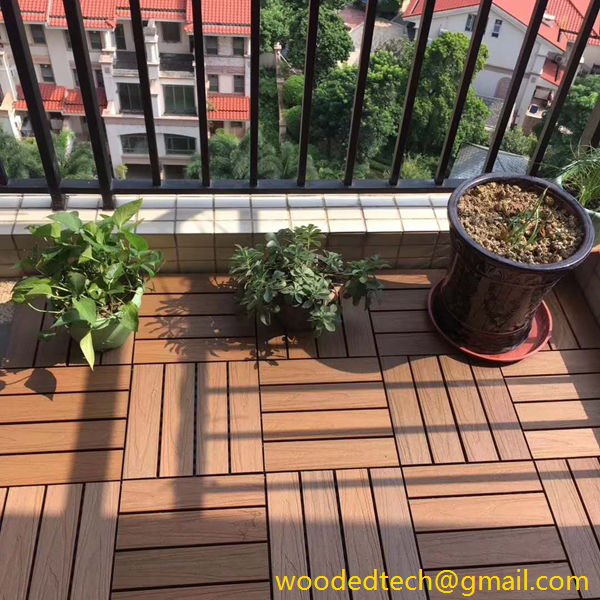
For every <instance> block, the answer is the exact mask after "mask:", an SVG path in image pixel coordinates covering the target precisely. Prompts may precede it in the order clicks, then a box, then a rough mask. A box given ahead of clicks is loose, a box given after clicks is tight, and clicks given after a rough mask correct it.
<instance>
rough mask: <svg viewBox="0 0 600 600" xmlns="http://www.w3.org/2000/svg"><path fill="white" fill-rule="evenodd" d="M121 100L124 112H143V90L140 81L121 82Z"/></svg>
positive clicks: (119, 87) (119, 85) (119, 86)
mask: <svg viewBox="0 0 600 600" xmlns="http://www.w3.org/2000/svg"><path fill="white" fill-rule="evenodd" d="M117 85H118V90H119V101H120V103H121V111H122V112H142V111H143V105H142V91H141V88H140V84H139V83H119V84H117Z"/></svg>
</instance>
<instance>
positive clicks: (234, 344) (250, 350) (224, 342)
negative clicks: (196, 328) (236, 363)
mask: <svg viewBox="0 0 600 600" xmlns="http://www.w3.org/2000/svg"><path fill="white" fill-rule="evenodd" d="M255 354H256V341H255V338H250V337H248V338H194V339H189V340H180V339H173V340H140V341H138V342H136V344H135V351H134V354H133V362H134V363H138V364H139V363H173V362H204V361H214V360H250V359H251V358H252V357H253V355H255Z"/></svg>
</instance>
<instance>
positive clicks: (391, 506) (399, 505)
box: [371, 469, 427, 600]
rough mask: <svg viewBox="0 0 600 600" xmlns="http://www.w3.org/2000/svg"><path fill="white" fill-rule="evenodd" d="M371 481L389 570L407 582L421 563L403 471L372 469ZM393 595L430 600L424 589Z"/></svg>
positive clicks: (395, 596) (417, 570)
mask: <svg viewBox="0 0 600 600" xmlns="http://www.w3.org/2000/svg"><path fill="white" fill-rule="evenodd" d="M371 482H372V486H373V497H374V499H375V506H376V509H377V519H378V526H379V531H380V533H381V545H382V547H383V555H384V558H385V565H386V568H387V570H388V572H389V573H394V575H399V576H400V577H402V578H403V579H404V580H406V578H407V577H410V576H411V575H414V574H415V573H418V572H419V569H420V567H421V562H420V559H419V553H418V551H417V544H416V541H415V534H414V532H413V528H412V521H411V515H410V509H409V505H408V499H407V497H406V492H405V491H404V483H403V477H402V470H401V469H372V470H371ZM393 596H394V598H399V599H406V600H409V599H410V598H421V599H423V600H424V599H425V598H427V595H426V593H425V591H424V590H420V591H419V590H416V591H414V592H413V591H410V590H401V591H399V592H396V593H394V595H393Z"/></svg>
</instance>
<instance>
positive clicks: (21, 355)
mask: <svg viewBox="0 0 600 600" xmlns="http://www.w3.org/2000/svg"><path fill="white" fill-rule="evenodd" d="M42 319H43V314H42V313H40V312H37V311H35V310H33V309H31V308H29V307H28V306H25V305H22V304H21V305H17V306H15V312H14V314H13V318H12V323H11V326H10V336H9V339H8V344H7V345H6V355H5V356H4V360H3V362H2V364H3V366H5V367H7V368H21V369H24V368H27V367H32V366H33V361H34V358H35V350H36V348H37V345H38V333H39V332H40V330H41V327H42Z"/></svg>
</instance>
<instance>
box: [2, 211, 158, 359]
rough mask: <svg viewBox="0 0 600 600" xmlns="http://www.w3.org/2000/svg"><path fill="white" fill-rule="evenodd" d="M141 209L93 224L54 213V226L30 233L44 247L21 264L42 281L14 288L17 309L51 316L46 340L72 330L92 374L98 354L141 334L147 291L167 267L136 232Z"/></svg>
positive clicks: (30, 280) (33, 280) (25, 282)
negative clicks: (42, 304) (141, 313)
mask: <svg viewBox="0 0 600 600" xmlns="http://www.w3.org/2000/svg"><path fill="white" fill-rule="evenodd" d="M140 207H141V200H136V201H134V202H130V203H128V204H125V205H123V206H121V207H120V208H118V209H117V210H115V212H114V213H113V215H112V216H108V215H101V217H102V220H101V221H98V222H89V223H83V222H82V221H81V219H80V218H79V214H78V213H77V212H61V213H54V214H52V215H50V216H49V219H50V220H51V222H50V223H47V224H44V225H32V226H30V227H29V230H30V231H31V234H32V235H33V236H35V237H36V238H38V239H39V240H40V242H42V244H40V245H41V246H42V247H35V248H34V249H33V250H32V252H31V254H30V256H28V257H27V258H25V259H23V260H22V261H21V262H20V263H19V264H18V265H17V266H20V267H22V268H23V269H25V270H26V271H29V272H31V271H33V272H35V273H36V275H34V276H31V277H27V278H25V279H23V280H21V281H19V282H18V283H17V284H16V285H15V287H14V289H13V294H12V299H13V302H15V304H27V305H29V306H30V307H31V308H33V309H34V310H38V311H41V312H47V313H50V314H51V315H53V317H54V318H55V321H54V323H53V324H52V326H51V327H50V329H49V330H47V331H44V332H42V333H41V334H40V337H41V339H50V338H52V337H53V336H54V335H55V333H56V330H57V329H59V328H61V327H66V328H67V329H68V330H69V332H70V333H71V335H72V336H73V338H74V339H76V340H77V341H78V342H79V345H80V347H81V351H82V352H83V355H84V356H85V358H86V360H87V361H88V363H89V365H90V367H92V368H93V367H94V354H95V350H100V351H101V350H103V349H108V348H110V347H117V346H118V345H120V344H122V343H123V341H124V340H125V339H126V336H127V335H128V334H129V333H131V332H134V331H137V328H138V310H139V307H140V303H141V297H142V294H143V293H144V286H145V284H146V281H147V280H148V279H149V278H151V277H154V275H155V274H156V273H157V271H158V269H159V268H160V265H161V264H162V260H163V259H162V253H161V252H160V251H158V250H151V249H150V248H149V247H148V242H147V241H146V240H145V239H144V238H143V237H142V236H141V235H138V234H136V233H135V232H134V228H135V226H136V224H137V222H136V221H133V218H134V217H135V216H136V215H137V213H138V212H139V209H140ZM41 299H43V300H45V308H43V309H42V308H39V307H38V306H36V305H37V304H39V303H40V302H41ZM123 336H125V337H123ZM121 338H122V339H121Z"/></svg>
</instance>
